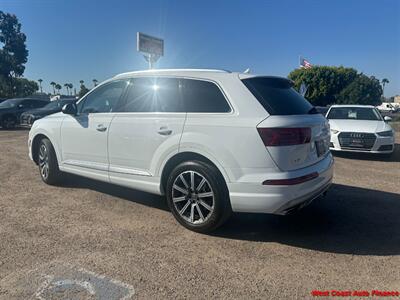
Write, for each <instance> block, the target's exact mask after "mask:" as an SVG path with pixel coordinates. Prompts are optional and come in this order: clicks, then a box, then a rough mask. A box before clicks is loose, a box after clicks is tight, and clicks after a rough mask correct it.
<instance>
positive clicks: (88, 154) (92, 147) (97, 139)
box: [61, 113, 114, 175]
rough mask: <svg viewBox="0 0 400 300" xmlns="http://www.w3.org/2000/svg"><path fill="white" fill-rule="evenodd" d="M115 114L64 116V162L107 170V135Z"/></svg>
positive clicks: (62, 128)
mask: <svg viewBox="0 0 400 300" xmlns="http://www.w3.org/2000/svg"><path fill="white" fill-rule="evenodd" d="M113 116H114V114H113V113H104V114H101V113H100V114H83V115H80V116H75V117H74V116H67V117H66V118H64V121H63V123H62V126H61V148H62V160H63V161H62V163H63V164H66V165H70V166H79V167H85V168H91V169H94V170H96V171H104V172H107V171H108V158H107V157H108V152H107V136H108V128H109V127H110V123H111V120H112V118H113ZM104 175H106V173H105V174H104Z"/></svg>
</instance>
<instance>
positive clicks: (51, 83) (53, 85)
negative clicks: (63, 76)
mask: <svg viewBox="0 0 400 300" xmlns="http://www.w3.org/2000/svg"><path fill="white" fill-rule="evenodd" d="M56 84H57V83H55V82H54V81H52V82H50V85H51V86H52V87H53V95H55V93H56V90H55V86H56Z"/></svg>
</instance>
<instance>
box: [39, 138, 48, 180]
mask: <svg viewBox="0 0 400 300" xmlns="http://www.w3.org/2000/svg"><path fill="white" fill-rule="evenodd" d="M39 168H40V174H41V175H42V178H43V179H44V180H46V179H47V178H48V177H49V154H48V151H47V148H46V145H44V144H41V145H40V148H39Z"/></svg>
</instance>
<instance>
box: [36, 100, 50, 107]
mask: <svg viewBox="0 0 400 300" xmlns="http://www.w3.org/2000/svg"><path fill="white" fill-rule="evenodd" d="M48 103H49V102H47V101H40V100H32V107H33V108H40V107H43V106H45V105H47V104H48Z"/></svg>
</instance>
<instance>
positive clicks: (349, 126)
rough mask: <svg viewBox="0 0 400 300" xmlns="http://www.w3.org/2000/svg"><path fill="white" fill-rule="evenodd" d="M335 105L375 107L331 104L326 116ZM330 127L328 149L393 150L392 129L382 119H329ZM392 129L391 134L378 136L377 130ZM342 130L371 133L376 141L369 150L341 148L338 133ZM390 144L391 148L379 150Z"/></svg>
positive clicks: (353, 150)
mask: <svg viewBox="0 0 400 300" xmlns="http://www.w3.org/2000/svg"><path fill="white" fill-rule="evenodd" d="M336 107H350V108H351V107H364V108H370V109H375V108H374V107H373V106H370V105H332V106H331V107H330V108H329V110H328V112H327V114H326V116H327V117H328V116H329V112H330V111H331V110H332V109H334V108H336ZM329 124H330V128H331V146H330V149H331V150H333V151H347V152H369V153H392V152H393V151H394V143H395V138H394V131H393V129H392V127H391V126H390V125H389V124H388V123H386V122H385V121H384V120H383V119H382V120H377V121H372V120H345V119H329ZM385 131H392V136H388V137H383V136H380V135H379V134H378V133H379V132H385ZM342 132H354V133H371V134H373V135H374V136H375V137H376V141H375V143H374V145H373V147H372V148H371V149H370V150H363V149H348V148H343V147H342V146H341V145H340V141H339V135H340V133H342ZM384 145H392V149H391V150H389V151H382V150H379V148H380V147H381V146H384Z"/></svg>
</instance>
